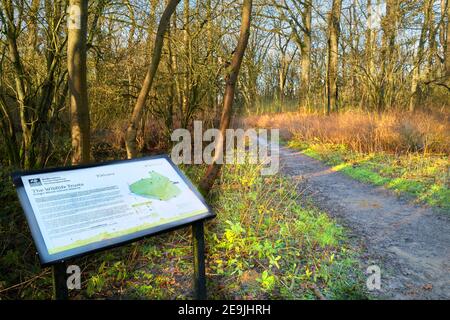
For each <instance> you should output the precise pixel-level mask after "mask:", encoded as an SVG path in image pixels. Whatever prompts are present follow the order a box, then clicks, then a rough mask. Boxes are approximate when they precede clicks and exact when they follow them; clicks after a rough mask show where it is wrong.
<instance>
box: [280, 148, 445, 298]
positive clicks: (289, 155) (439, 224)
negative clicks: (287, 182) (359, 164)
mask: <svg viewBox="0 0 450 320" xmlns="http://www.w3.org/2000/svg"><path fill="white" fill-rule="evenodd" d="M280 165H281V171H282V173H283V174H285V175H287V176H290V177H292V178H294V179H295V180H297V181H299V182H300V183H299V185H300V186H301V188H302V190H303V191H302V192H304V190H305V189H306V190H307V192H306V194H307V195H309V196H310V198H311V200H312V201H313V202H314V205H316V206H318V207H319V208H320V209H322V210H323V211H326V212H328V213H329V215H330V216H332V217H334V218H336V219H337V220H338V221H340V222H341V223H342V224H343V225H344V226H345V227H347V229H348V232H349V233H350V235H349V236H350V237H351V239H352V243H353V244H354V245H355V246H357V247H359V248H360V249H361V251H360V252H363V254H362V256H361V257H360V259H361V264H362V265H366V266H370V265H378V266H379V267H380V268H381V289H380V290H379V291H375V292H373V293H374V295H375V297H378V298H387V299H449V298H450V246H449V244H450V216H449V215H448V214H446V213H445V212H444V210H443V209H439V208H437V207H430V206H427V205H424V204H418V203H413V202H412V200H413V199H412V197H411V196H409V195H406V194H401V195H398V194H394V192H393V191H391V190H388V189H385V188H384V187H382V186H375V185H370V184H366V183H363V182H360V181H357V180H354V179H352V178H350V177H349V176H346V175H344V174H343V173H341V172H338V171H335V170H333V169H332V168H330V167H328V166H327V165H325V164H323V163H322V162H321V161H318V160H316V159H313V158H311V157H309V156H306V155H305V154H303V153H302V152H301V151H298V150H295V149H293V148H289V147H286V146H283V147H280Z"/></svg>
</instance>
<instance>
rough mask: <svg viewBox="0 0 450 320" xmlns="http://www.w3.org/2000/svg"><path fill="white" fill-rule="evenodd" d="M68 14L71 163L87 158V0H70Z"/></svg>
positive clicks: (87, 160)
mask: <svg viewBox="0 0 450 320" xmlns="http://www.w3.org/2000/svg"><path fill="white" fill-rule="evenodd" d="M69 5H70V6H69V17H68V23H67V26H68V31H67V33H68V41H67V69H68V71H69V90H70V127H71V132H72V163H73V164H78V163H86V162H89V158H90V121H89V105H88V94H87V70H86V53H87V52H86V41H87V18H88V1H87V0H70V1H69Z"/></svg>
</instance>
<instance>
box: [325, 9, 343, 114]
mask: <svg viewBox="0 0 450 320" xmlns="http://www.w3.org/2000/svg"><path fill="white" fill-rule="evenodd" d="M341 5H342V0H333V5H332V8H331V12H330V14H329V20H328V68H327V114H330V112H331V111H332V110H333V111H338V85H337V78H338V45H339V32H340V30H339V20H340V17H341Z"/></svg>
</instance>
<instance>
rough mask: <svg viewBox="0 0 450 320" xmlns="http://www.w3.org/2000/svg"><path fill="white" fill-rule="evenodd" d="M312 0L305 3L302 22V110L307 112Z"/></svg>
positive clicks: (308, 104)
mask: <svg viewBox="0 0 450 320" xmlns="http://www.w3.org/2000/svg"><path fill="white" fill-rule="evenodd" d="M311 2H312V0H308V1H307V2H306V3H305V7H304V8H305V9H304V11H303V12H302V20H303V26H304V32H303V42H302V46H300V50H301V52H300V53H301V57H300V59H301V60H300V68H301V75H300V95H299V96H300V109H302V110H307V109H309V107H310V101H309V99H310V87H311V83H310V82H311V81H310V76H311V41H312V40H311V16H312V14H311V13H312V4H311Z"/></svg>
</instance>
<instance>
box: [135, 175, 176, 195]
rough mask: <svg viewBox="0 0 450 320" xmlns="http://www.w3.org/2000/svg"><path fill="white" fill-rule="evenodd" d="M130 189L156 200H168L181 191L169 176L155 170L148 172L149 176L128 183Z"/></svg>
mask: <svg viewBox="0 0 450 320" xmlns="http://www.w3.org/2000/svg"><path fill="white" fill-rule="evenodd" d="M130 190H131V192H133V193H134V194H137V195H139V196H143V197H147V198H153V199H158V200H163V201H166V200H169V199H171V198H174V197H176V196H178V195H179V194H180V193H181V190H180V188H178V187H177V186H176V185H175V184H174V183H173V182H172V181H170V180H169V178H167V177H165V176H163V175H162V174H159V173H157V172H155V171H151V172H149V177H148V178H144V179H140V180H139V181H136V182H134V183H133V184H131V185H130Z"/></svg>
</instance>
